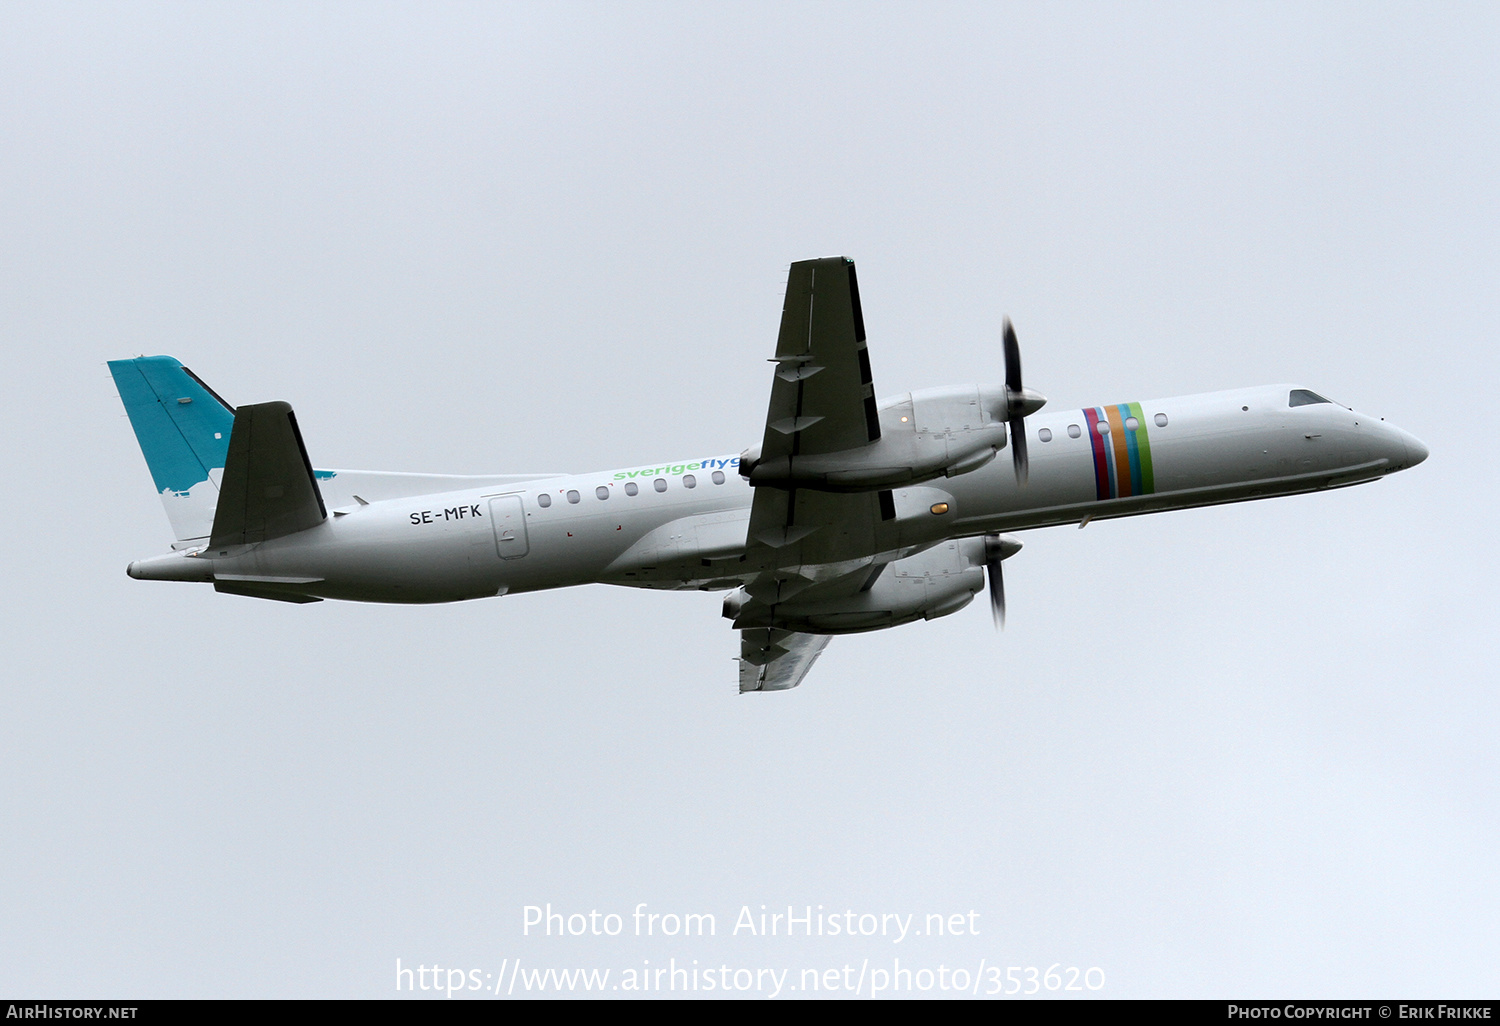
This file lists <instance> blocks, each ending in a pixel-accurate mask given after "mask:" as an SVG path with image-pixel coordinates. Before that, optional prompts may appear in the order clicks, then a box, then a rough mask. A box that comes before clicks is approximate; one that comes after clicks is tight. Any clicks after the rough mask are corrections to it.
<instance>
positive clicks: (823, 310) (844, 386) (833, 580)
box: [740, 257, 895, 692]
mask: <svg viewBox="0 0 1500 1026" xmlns="http://www.w3.org/2000/svg"><path fill="white" fill-rule="evenodd" d="M774 362H775V363H776V374H775V377H774V378H773V379H772V382H771V402H770V406H769V409H768V410H767V413H766V429H765V435H764V438H763V440H762V442H761V449H760V458H761V459H762V460H771V459H780V458H791V459H795V458H796V457H797V456H810V455H816V454H821V453H834V452H843V451H847V450H850V449H857V448H859V447H861V446H864V445H868V444H870V443H871V442H873V441H875V440H876V439H878V438H879V437H880V418H879V415H878V413H877V410H876V406H875V386H874V384H873V383H872V378H871V375H870V357H869V351H868V349H867V348H866V345H865V325H864V315H863V314H862V313H861V311H860V305H859V284H858V281H857V279H856V278H855V274H854V262H853V261H852V260H848V259H846V258H844V257H829V258H824V259H820V260H802V261H798V262H797V263H795V264H792V266H791V270H790V272H789V273H788V275H787V283H786V302H785V303H784V304H783V306H782V311H781V330H780V333H779V334H778V336H777V339H776V359H775V361H774ZM894 518H895V510H894V506H893V505H892V502H891V498H890V493H889V492H858V493H835V492H827V491H816V490H812V489H806V488H801V489H795V488H778V487H770V486H765V487H757V488H756V489H755V497H754V498H753V499H752V500H751V504H750V525H749V530H748V538H747V540H746V554H747V556H749V557H750V559H751V560H752V561H753V562H754V563H758V564H759V565H761V566H763V567H765V568H766V569H765V570H763V571H762V572H760V573H758V574H756V576H755V578H754V579H752V580H751V581H749V582H748V583H747V585H746V591H747V592H748V595H749V600H750V601H749V605H748V606H747V608H746V610H745V612H746V616H745V618H744V619H742V620H741V621H740V623H741V625H742V629H741V631H740V690H741V691H742V692H744V691H784V690H786V689H788V688H794V687H796V686H797V685H798V684H799V683H801V681H802V678H803V677H804V676H805V675H806V674H807V671H808V670H809V669H810V668H811V667H812V664H813V662H814V660H816V659H817V658H818V654H819V653H820V652H822V651H823V649H824V647H825V646H827V644H828V636H827V635H820V634H803V633H799V632H796V631H790V630H785V629H782V628H781V627H779V626H777V616H776V606H777V605H778V604H779V603H781V602H783V601H786V600H787V599H790V598H791V597H793V596H799V595H800V596H802V597H804V598H806V597H808V596H809V595H813V594H817V595H822V594H825V593H826V594H830V595H832V594H838V595H842V594H844V593H845V592H848V593H853V592H856V591H858V590H859V588H860V586H861V585H862V584H863V583H864V582H865V581H867V580H869V579H870V576H871V572H872V568H874V567H875V566H877V565H878V564H879V563H880V562H884V560H879V559H878V558H877V557H874V556H872V555H871V553H878V552H880V551H882V549H885V548H887V547H889V546H890V545H892V544H894V540H895V539H894V529H893V528H894V524H893V523H892V524H890V529H887V530H882V526H883V525H884V524H885V523H886V522H888V521H890V522H893V521H894ZM882 543H884V544H882ZM746 621H748V623H747V622H746Z"/></svg>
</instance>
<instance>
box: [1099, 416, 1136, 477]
mask: <svg viewBox="0 0 1500 1026" xmlns="http://www.w3.org/2000/svg"><path fill="white" fill-rule="evenodd" d="M1104 412H1105V413H1106V414H1108V415H1109V441H1110V447H1111V448H1113V449H1114V451H1115V481H1116V482H1118V484H1119V486H1120V494H1119V497H1120V498H1122V499H1124V498H1128V497H1129V496H1130V495H1132V494H1133V493H1132V492H1131V490H1130V446H1129V444H1128V443H1126V441H1125V419H1124V418H1123V417H1121V416H1120V408H1119V407H1118V406H1106V407H1105V408H1104Z"/></svg>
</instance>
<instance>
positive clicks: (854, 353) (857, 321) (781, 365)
mask: <svg viewBox="0 0 1500 1026" xmlns="http://www.w3.org/2000/svg"><path fill="white" fill-rule="evenodd" d="M775 363H776V365H777V366H776V377H775V380H773V381H772V382H771V405H770V409H769V411H768V412H767V414H766V433H765V438H764V440H763V441H762V443H761V457H762V458H763V459H772V458H775V457H778V456H797V455H811V454H815V453H825V452H839V451H842V450H845V449H853V448H856V447H858V446H861V445H866V444H868V443H870V442H873V441H875V440H876V439H877V438H879V437H880V418H879V416H878V415H877V413H876V410H875V386H874V384H873V383H872V378H871V376H870V356H869V350H868V349H866V347H865V320H864V315H863V314H862V313H861V312H860V307H859V283H858V281H857V280H856V278H855V276H854V261H852V260H849V259H847V258H845V257H825V258H823V259H821V260H799V261H798V262H797V263H795V264H793V265H792V266H791V269H790V271H789V272H788V273H787V281H786V301H785V303H784V304H783V305H782V308H781V331H780V333H779V334H778V335H777V337H776V359H775Z"/></svg>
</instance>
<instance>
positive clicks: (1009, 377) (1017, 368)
mask: <svg viewBox="0 0 1500 1026" xmlns="http://www.w3.org/2000/svg"><path fill="white" fill-rule="evenodd" d="M1025 391H1026V389H1025V386H1024V385H1022V384H1021V343H1020V342H1018V341H1017V340H1016V329H1015V328H1014V327H1012V325H1011V323H1010V318H1009V317H1007V318H1005V392H1006V405H1007V407H1008V408H1014V406H1015V405H1016V404H1017V403H1018V402H1019V401H1020V399H1021V397H1022V395H1023V394H1024V393H1025ZM1007 412H1008V411H1007ZM1006 428H1007V430H1008V431H1009V433H1010V459H1011V463H1012V464H1013V465H1014V466H1015V468H1016V484H1019V485H1024V484H1025V483H1026V480H1027V478H1028V476H1029V475H1030V472H1031V461H1030V460H1029V459H1028V458H1027V455H1026V418H1025V415H1024V414H1022V415H1019V416H1012V417H1010V418H1009V419H1008V420H1007V421H1006Z"/></svg>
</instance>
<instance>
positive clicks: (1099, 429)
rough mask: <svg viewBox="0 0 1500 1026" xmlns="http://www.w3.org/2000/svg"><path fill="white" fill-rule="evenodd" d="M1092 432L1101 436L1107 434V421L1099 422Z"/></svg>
mask: <svg viewBox="0 0 1500 1026" xmlns="http://www.w3.org/2000/svg"><path fill="white" fill-rule="evenodd" d="M1094 430H1095V431H1097V432H1099V433H1100V434H1101V435H1107V434H1109V421H1107V420H1101V421H1100V422H1099V426H1098V427H1096V428H1095V429H1094Z"/></svg>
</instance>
